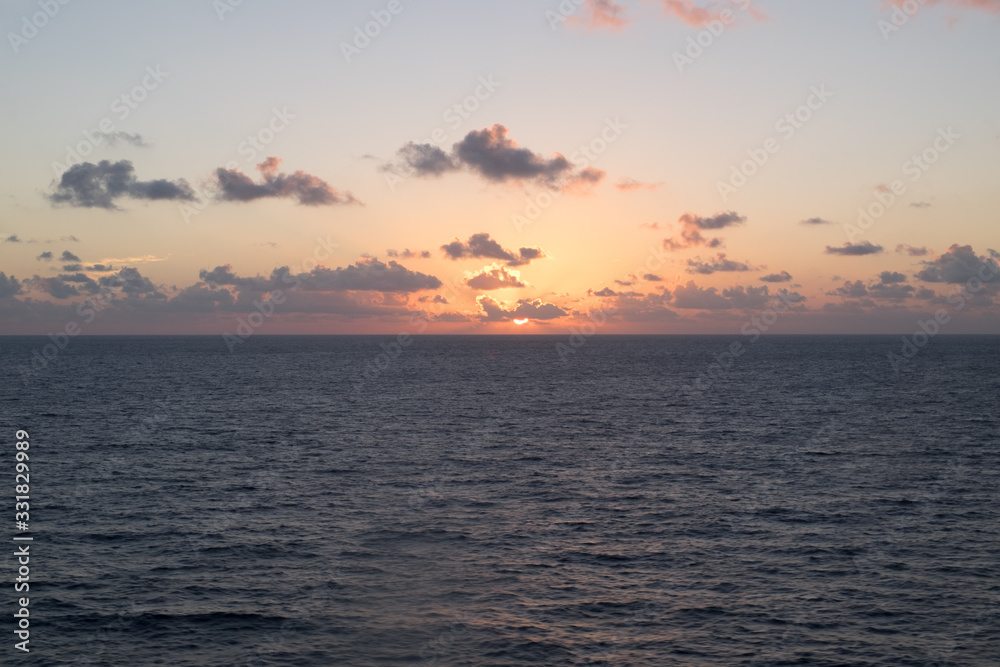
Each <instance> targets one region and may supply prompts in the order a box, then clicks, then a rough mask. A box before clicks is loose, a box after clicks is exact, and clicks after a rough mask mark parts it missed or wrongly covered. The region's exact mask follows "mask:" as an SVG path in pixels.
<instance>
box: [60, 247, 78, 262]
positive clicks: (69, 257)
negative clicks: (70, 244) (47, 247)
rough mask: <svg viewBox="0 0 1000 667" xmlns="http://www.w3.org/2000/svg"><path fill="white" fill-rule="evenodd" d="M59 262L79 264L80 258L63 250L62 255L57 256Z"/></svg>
mask: <svg viewBox="0 0 1000 667" xmlns="http://www.w3.org/2000/svg"><path fill="white" fill-rule="evenodd" d="M59 261H60V262H79V261H80V258H79V257H77V256H76V255H74V254H73V253H71V252H70V251H69V250H63V253H62V255H60V256H59Z"/></svg>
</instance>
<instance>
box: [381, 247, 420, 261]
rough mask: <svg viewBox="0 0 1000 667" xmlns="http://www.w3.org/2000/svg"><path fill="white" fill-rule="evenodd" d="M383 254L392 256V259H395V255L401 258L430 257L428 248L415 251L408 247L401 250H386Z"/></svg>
mask: <svg viewBox="0 0 1000 667" xmlns="http://www.w3.org/2000/svg"><path fill="white" fill-rule="evenodd" d="M385 254H386V255H388V256H389V257H390V258H393V259H395V258H397V257H399V258H402V259H417V258H419V259H430V256H431V251H430V250H421V251H420V252H417V251H414V250H410V249H409V248H407V249H406V250H403V251H402V252H400V251H399V250H386V251H385Z"/></svg>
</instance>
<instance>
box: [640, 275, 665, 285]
mask: <svg viewBox="0 0 1000 667" xmlns="http://www.w3.org/2000/svg"><path fill="white" fill-rule="evenodd" d="M642 279H643V280H647V281H649V282H651V283H658V282H662V281H663V278H661V277H660V276H658V275H656V274H655V273H647V274H646V275H644V276H643V277H642Z"/></svg>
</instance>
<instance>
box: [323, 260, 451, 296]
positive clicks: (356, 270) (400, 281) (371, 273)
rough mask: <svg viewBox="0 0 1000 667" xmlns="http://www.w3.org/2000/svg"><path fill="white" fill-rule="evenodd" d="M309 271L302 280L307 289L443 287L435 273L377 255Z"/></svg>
mask: <svg viewBox="0 0 1000 667" xmlns="http://www.w3.org/2000/svg"><path fill="white" fill-rule="evenodd" d="M307 275H308V280H306V281H304V283H303V289H305V290H307V291H321V292H341V291H369V292H420V291H423V290H431V289H437V288H439V287H441V281H440V280H438V279H437V278H436V277H434V276H430V275H427V274H425V273H420V272H418V271H411V270H409V269H407V268H406V267H405V266H403V265H401V264H398V263H397V262H395V261H392V260H390V261H389V263H388V264H386V263H383V262H380V261H379V260H378V259H363V260H359V261H357V262H356V263H355V264H354V265H353V266H346V267H344V268H340V267H338V268H336V269H327V268H324V267H319V268H316V269H314V270H313V271H312V272H311V274H307Z"/></svg>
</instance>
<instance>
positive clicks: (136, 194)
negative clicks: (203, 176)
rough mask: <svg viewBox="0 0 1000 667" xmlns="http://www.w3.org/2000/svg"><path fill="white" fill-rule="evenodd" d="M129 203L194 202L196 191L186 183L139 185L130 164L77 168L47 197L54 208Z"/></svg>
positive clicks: (104, 163)
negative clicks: (116, 202) (121, 199)
mask: <svg viewBox="0 0 1000 667" xmlns="http://www.w3.org/2000/svg"><path fill="white" fill-rule="evenodd" d="M122 197H128V198H130V199H146V200H152V201H157V200H167V201H194V200H195V199H196V198H195V195H194V190H192V189H191V186H190V185H188V183H187V181H185V180H184V179H179V180H176V181H168V180H164V179H158V180H155V181H140V180H138V179H137V178H136V176H135V168H134V167H133V166H132V162H131V161H129V160H119V161H118V162H110V161H108V160H101V161H100V162H98V163H97V164H93V163H90V162H83V163H81V164H75V165H73V166H72V167H70V168H69V169H67V170H66V172H65V173H63V175H62V177H61V178H60V179H59V183H58V184H57V185H56V187H55V191H54V192H53V193H52V194H50V195H48V199H49V201H51V202H52V203H53V204H67V205H69V206H74V207H77V208H104V209H108V210H117V209H118V207H117V206H116V205H115V200H116V199H120V198H122Z"/></svg>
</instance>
